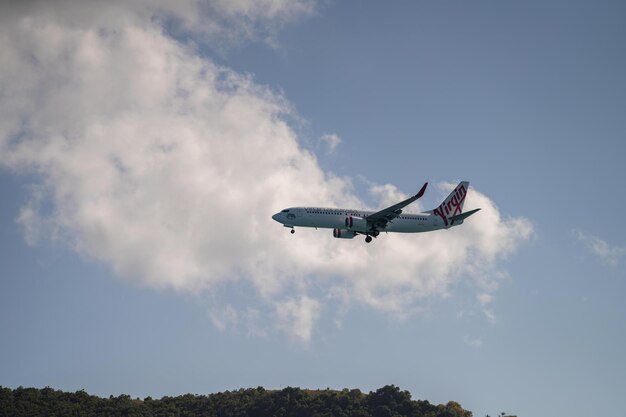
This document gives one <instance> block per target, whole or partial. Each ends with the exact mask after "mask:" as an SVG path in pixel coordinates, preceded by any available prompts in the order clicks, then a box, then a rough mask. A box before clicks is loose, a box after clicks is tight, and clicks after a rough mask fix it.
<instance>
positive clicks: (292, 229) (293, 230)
mask: <svg viewBox="0 0 626 417" xmlns="http://www.w3.org/2000/svg"><path fill="white" fill-rule="evenodd" d="M294 233H296V230H295V229H294V228H293V227H292V228H291V234H292V235H293V234H294Z"/></svg>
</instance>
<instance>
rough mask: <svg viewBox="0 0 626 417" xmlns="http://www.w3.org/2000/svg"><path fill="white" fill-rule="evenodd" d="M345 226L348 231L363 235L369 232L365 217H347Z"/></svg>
mask: <svg viewBox="0 0 626 417" xmlns="http://www.w3.org/2000/svg"><path fill="white" fill-rule="evenodd" d="M345 225H346V229H347V230H354V231H355V232H361V233H365V232H367V220H365V219H364V218H363V217H355V216H348V217H346V220H345Z"/></svg>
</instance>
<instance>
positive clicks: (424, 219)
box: [272, 207, 448, 233]
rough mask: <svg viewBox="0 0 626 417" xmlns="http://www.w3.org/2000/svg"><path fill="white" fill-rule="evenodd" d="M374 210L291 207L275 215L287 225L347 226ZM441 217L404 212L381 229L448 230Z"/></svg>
mask: <svg viewBox="0 0 626 417" xmlns="http://www.w3.org/2000/svg"><path fill="white" fill-rule="evenodd" d="M372 213H374V212H373V211H364V210H350V209H340V208H325V207H291V208H288V209H285V210H283V211H281V212H280V213H276V214H275V215H273V216H272V218H273V219H274V220H276V221H277V222H279V223H282V224H284V225H285V226H287V227H291V226H295V227H316V228H324V229H347V227H346V219H347V218H349V217H354V218H365V217H367V216H369V215H370V214H372ZM447 228H448V226H445V225H444V223H443V221H442V219H441V218H440V217H439V216H435V215H433V214H431V213H418V214H412V213H402V214H401V215H400V216H398V217H396V218H395V219H393V220H392V221H390V222H389V223H388V224H387V226H386V227H385V228H384V229H380V232H397V233H419V232H429V231H432V230H438V229H447Z"/></svg>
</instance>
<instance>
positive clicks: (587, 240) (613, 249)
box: [572, 230, 626, 266]
mask: <svg viewBox="0 0 626 417" xmlns="http://www.w3.org/2000/svg"><path fill="white" fill-rule="evenodd" d="M572 233H573V235H574V236H575V237H576V238H577V239H578V240H579V241H581V242H583V243H584V244H585V246H586V247H587V250H589V252H591V253H592V254H593V255H595V256H597V257H598V258H599V259H600V260H601V261H602V262H604V263H605V264H607V265H611V266H616V265H617V263H618V262H619V261H620V260H621V259H622V258H623V257H625V256H626V246H611V245H609V244H608V243H607V242H606V241H604V240H602V239H600V238H599V237H596V236H591V235H586V234H584V233H583V232H581V231H579V230H573V231H572Z"/></svg>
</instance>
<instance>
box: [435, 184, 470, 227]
mask: <svg viewBox="0 0 626 417" xmlns="http://www.w3.org/2000/svg"><path fill="white" fill-rule="evenodd" d="M466 195H467V190H466V189H465V187H464V186H463V185H459V186H458V187H457V188H456V189H455V190H454V193H452V194H451V195H450V196H449V197H448V198H447V199H446V201H444V202H443V203H441V204H440V205H439V207H437V208H436V209H434V210H433V213H434V214H435V215H437V216H439V217H441V219H442V220H443V224H444V225H445V226H448V218H449V217H452V216H456V215H457V214H461V210H462V208H463V201H465V196H466Z"/></svg>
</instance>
